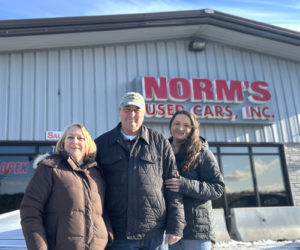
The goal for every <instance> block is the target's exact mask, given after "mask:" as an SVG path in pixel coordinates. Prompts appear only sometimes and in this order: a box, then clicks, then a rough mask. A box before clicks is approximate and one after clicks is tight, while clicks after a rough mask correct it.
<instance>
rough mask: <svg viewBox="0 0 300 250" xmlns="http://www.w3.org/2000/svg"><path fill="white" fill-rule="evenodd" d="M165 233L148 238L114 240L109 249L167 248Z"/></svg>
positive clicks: (164, 249)
mask: <svg viewBox="0 0 300 250" xmlns="http://www.w3.org/2000/svg"><path fill="white" fill-rule="evenodd" d="M167 249H168V245H166V244H164V238H163V235H162V236H161V237H158V238H152V239H148V240H114V243H113V244H112V246H111V247H109V248H108V250H167Z"/></svg>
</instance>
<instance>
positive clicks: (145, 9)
mask: <svg viewBox="0 0 300 250" xmlns="http://www.w3.org/2000/svg"><path fill="white" fill-rule="evenodd" d="M196 7H197V5H195V4H192V3H189V2H185V1H171V0H159V1H156V0H149V1H147V2H144V1H138V0H127V1H122V0H117V1H110V0H104V1H101V3H95V5H94V6H93V7H92V8H89V9H86V10H85V14H86V15H100V14H101V15H108V14H125V13H126V14H129V13H131V14H133V13H149V12H164V11H177V10H191V9H195V8H196ZM198 9H200V8H199V7H198Z"/></svg>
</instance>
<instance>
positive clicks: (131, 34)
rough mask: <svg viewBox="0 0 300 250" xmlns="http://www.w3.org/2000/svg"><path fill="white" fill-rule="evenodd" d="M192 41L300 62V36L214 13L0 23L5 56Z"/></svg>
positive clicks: (163, 13) (205, 10)
mask: <svg viewBox="0 0 300 250" xmlns="http://www.w3.org/2000/svg"><path fill="white" fill-rule="evenodd" d="M37 36H38V37H37ZM49 36H51V39H49V38H50V37H49ZM20 37H22V39H20ZM87 37H89V38H88V39H87ZM187 37H190V38H202V39H210V40H213V41H220V42H221V43H225V44H227V45H228V44H229V45H232V46H238V47H243V48H246V49H250V50H256V51H259V50H260V49H259V47H261V46H262V47H265V45H266V46H267V47H268V48H267V50H265V49H263V50H261V51H260V52H264V53H267V54H268V53H269V54H273V55H277V54H278V51H279V50H280V52H279V54H278V55H279V56H281V57H286V58H290V57H291V56H292V58H290V59H294V60H300V59H299V58H300V52H298V53H297V52H296V54H295V53H294V50H295V49H297V50H299V47H298V46H300V32H295V31H292V30H288V29H283V28H280V27H277V26H273V25H269V24H265V23H261V22H256V21H252V20H249V19H245V18H241V17H237V16H233V15H229V14H225V13H222V12H219V11H215V10H212V9H203V10H192V11H176V12H161V13H147V14H126V15H106V16H84V17H64V18H42V19H24V20H9V21H0V43H1V48H0V51H13V50H26V49H42V48H51V47H67V46H68V47H69V46H88V45H98V44H110V43H128V42H132V41H149V40H165V39H174V38H187ZM50 40H51V41H50ZM270 42H271V43H272V44H270Z"/></svg>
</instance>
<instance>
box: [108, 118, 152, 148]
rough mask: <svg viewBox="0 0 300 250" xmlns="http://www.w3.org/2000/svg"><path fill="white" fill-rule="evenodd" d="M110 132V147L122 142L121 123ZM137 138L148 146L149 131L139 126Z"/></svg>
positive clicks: (143, 126)
mask: <svg viewBox="0 0 300 250" xmlns="http://www.w3.org/2000/svg"><path fill="white" fill-rule="evenodd" d="M111 132H112V133H111V136H110V137H109V144H110V145H112V144H114V143H117V142H120V141H121V140H123V135H122V133H121V122H120V123H119V124H118V125H117V126H116V127H115V128H114V129H113V130H112V131H111ZM137 138H140V139H142V140H144V141H145V142H146V143H147V144H149V130H148V128H147V127H146V126H145V125H142V126H141V128H140V130H139V133H138V135H137Z"/></svg>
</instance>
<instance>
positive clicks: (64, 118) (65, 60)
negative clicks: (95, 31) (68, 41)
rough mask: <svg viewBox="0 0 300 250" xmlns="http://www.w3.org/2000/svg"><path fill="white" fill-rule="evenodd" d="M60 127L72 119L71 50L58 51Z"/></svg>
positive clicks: (63, 126)
mask: <svg viewBox="0 0 300 250" xmlns="http://www.w3.org/2000/svg"><path fill="white" fill-rule="evenodd" d="M59 73H60V76H59V77H60V96H59V97H60V98H59V100H60V101H59V106H60V117H59V118H60V119H59V121H60V123H59V125H60V129H61V130H63V129H64V128H65V127H66V126H67V125H69V124H70V123H71V121H72V120H73V119H72V105H71V99H72V86H73V85H72V84H71V51H70V50H62V51H61V52H60V71H59Z"/></svg>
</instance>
